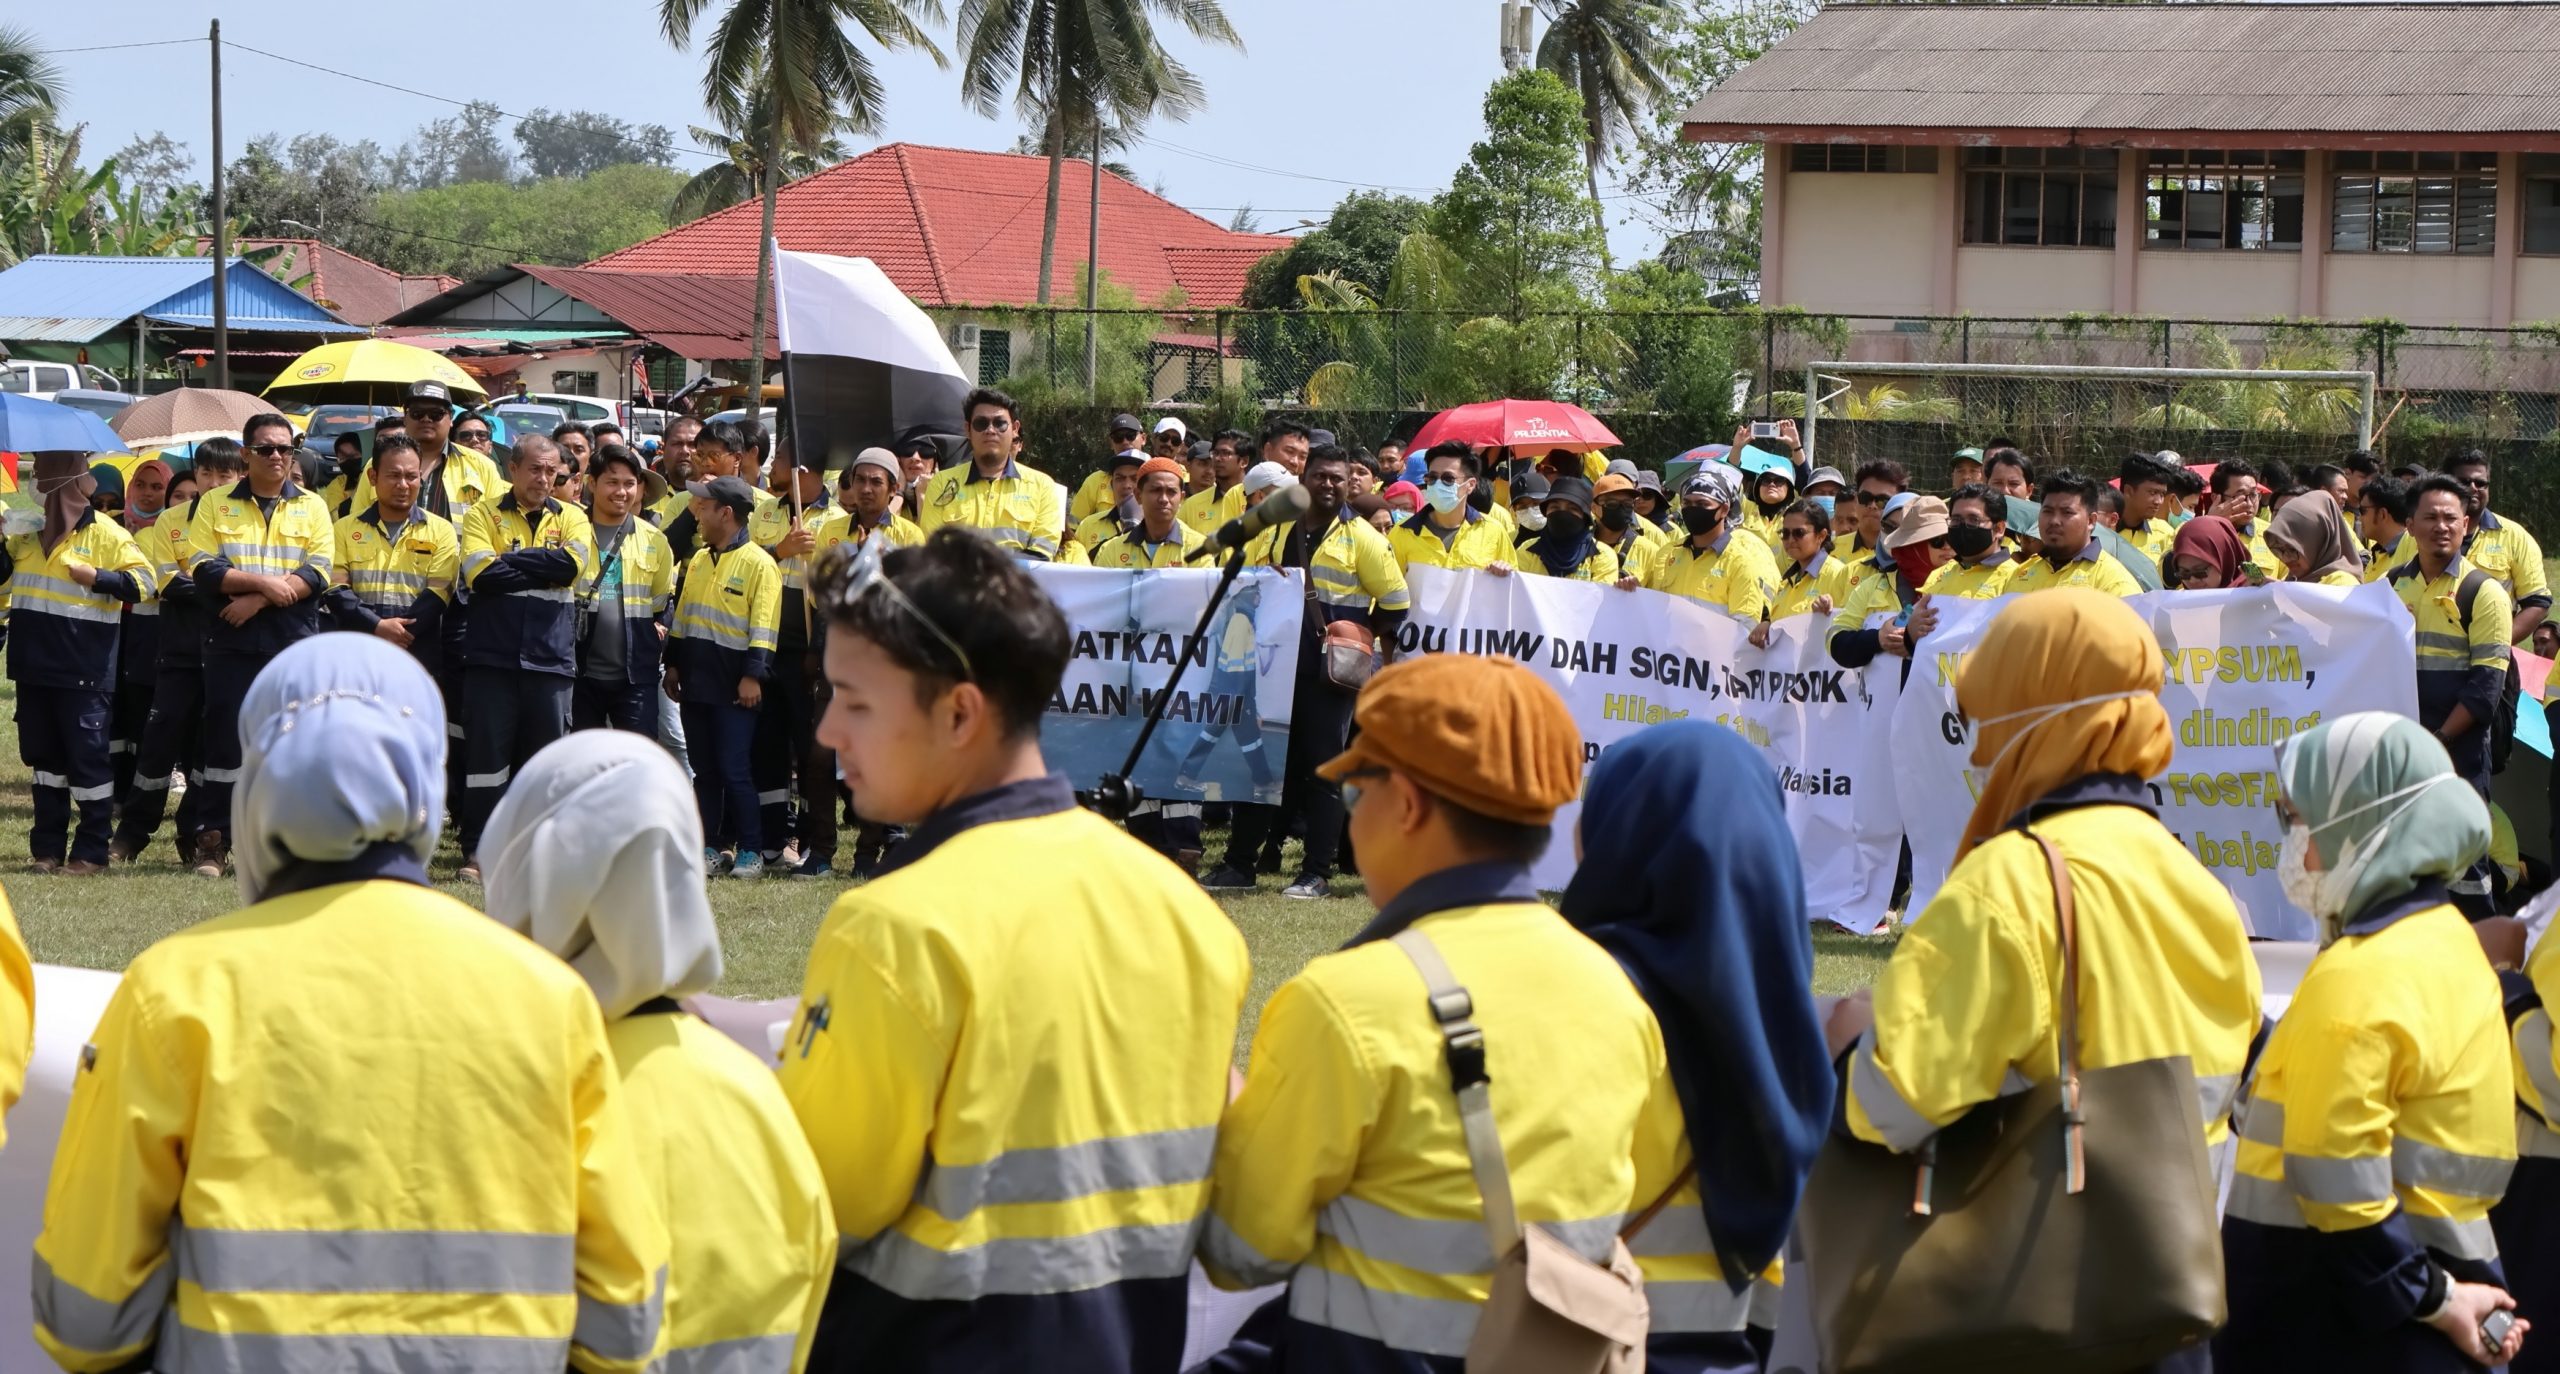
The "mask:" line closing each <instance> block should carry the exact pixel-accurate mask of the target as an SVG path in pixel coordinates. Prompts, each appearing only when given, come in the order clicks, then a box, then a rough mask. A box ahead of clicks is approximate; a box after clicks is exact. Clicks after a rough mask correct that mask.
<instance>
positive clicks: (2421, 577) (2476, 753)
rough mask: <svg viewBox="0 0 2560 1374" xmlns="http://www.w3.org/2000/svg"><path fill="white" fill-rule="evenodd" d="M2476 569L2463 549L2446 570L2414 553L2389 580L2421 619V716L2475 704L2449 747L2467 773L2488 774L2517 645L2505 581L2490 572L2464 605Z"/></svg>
mask: <svg viewBox="0 0 2560 1374" xmlns="http://www.w3.org/2000/svg"><path fill="white" fill-rule="evenodd" d="M2471 572H2472V568H2471V565H2470V564H2469V563H2468V562H2466V561H2464V560H2463V559H2461V558H2459V557H2457V558H2455V559H2454V560H2453V561H2452V562H2451V563H2448V564H2446V565H2445V570H2444V575H2443V576H2441V577H2436V578H2429V577H2428V576H2427V572H2426V567H2425V565H2424V564H2421V563H2418V562H2415V561H2412V562H2408V563H2403V564H2401V565H2400V566H2399V567H2398V568H2395V569H2393V570H2392V572H2391V574H2390V576H2389V579H2388V580H2389V582H2390V585H2391V589H2392V590H2393V591H2395V592H2397V593H2399V595H2400V604H2402V605H2404V606H2406V607H2408V608H2409V615H2410V618H2411V619H2413V620H2414V621H2416V622H2417V649H2418V721H2419V723H2420V724H2422V725H2424V726H2426V727H2427V728H2428V729H2430V730H2433V729H2436V728H2437V727H2439V726H2441V725H2443V724H2444V722H2445V721H2446V719H2447V718H2448V717H2450V716H2451V715H2452V714H2453V708H2454V707H2456V706H2467V707H2469V708H2471V720H2472V728H2471V729H2470V730H2469V731H2467V732H2466V733H2464V734H2463V735H2462V736H2461V737H2460V738H2458V739H2455V740H2452V741H2450V742H2449V743H2448V744H2447V746H2446V748H2447V751H2448V752H2450V753H2451V754H2452V755H2453V763H2454V767H2455V768H2456V769H2458V770H2460V771H2461V773H2462V775H2463V776H2464V777H2479V778H2486V777H2487V776H2488V775H2489V767H2490V764H2489V754H2490V741H2489V726H2490V724H2491V722H2492V721H2494V720H2495V719H2496V717H2497V711H2498V703H2499V701H2500V699H2501V698H2502V697H2503V696H2504V695H2505V693H2506V686H2507V667H2508V665H2509V663H2510V662H2511V661H2512V657H2511V656H2512V655H2513V653H2514V652H2515V651H2514V649H2513V647H2512V646H2511V645H2510V644H2509V643H2508V640H2509V637H2510V632H2511V630H2512V629H2513V624H2514V620H2513V610H2512V608H2511V607H2510V606H2509V605H2508V602H2507V588H2506V584H2505V583H2503V582H2500V581H2498V580H2497V579H2496V578H2495V577H2488V576H2484V577H2483V578H2482V580H2481V581H2480V584H2479V587H2478V590H2476V591H2475V592H2473V593H2472V597H2471V613H2470V614H2469V615H2464V614H2463V613H2462V584H2463V582H2464V581H2466V580H2467V579H2468V578H2469V575H2470V574H2471Z"/></svg>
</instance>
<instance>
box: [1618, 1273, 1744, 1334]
mask: <svg viewBox="0 0 2560 1374" xmlns="http://www.w3.org/2000/svg"><path fill="white" fill-rule="evenodd" d="M1758 1295H1759V1286H1758V1285H1757V1284H1754V1285H1753V1286H1751V1287H1748V1288H1745V1289H1743V1290H1742V1291H1741V1292H1739V1293H1736V1292H1734V1291H1733V1290H1732V1289H1731V1288H1728V1287H1726V1286H1725V1282H1724V1280H1722V1279H1673V1280H1665V1279H1646V1280H1645V1281H1644V1299H1645V1302H1646V1303H1647V1304H1649V1305H1651V1307H1652V1308H1653V1329H1654V1330H1655V1331H1656V1332H1704V1331H1739V1330H1741V1329H1742V1328H1743V1327H1744V1326H1746V1325H1748V1324H1749V1323H1750V1320H1751V1311H1752V1308H1753V1307H1754V1306H1755V1303H1754V1299H1755V1298H1757V1297H1758Z"/></svg>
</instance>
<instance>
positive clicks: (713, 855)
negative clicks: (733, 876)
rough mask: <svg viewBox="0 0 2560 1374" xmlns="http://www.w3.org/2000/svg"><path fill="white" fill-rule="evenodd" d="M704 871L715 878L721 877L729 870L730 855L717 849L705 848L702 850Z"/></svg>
mask: <svg viewBox="0 0 2560 1374" xmlns="http://www.w3.org/2000/svg"><path fill="white" fill-rule="evenodd" d="M702 871H703V872H704V873H707V874H709V875H711V876H712V877H714V878H717V877H719V876H720V875H721V874H723V873H726V872H728V871H729V856H728V855H726V854H723V853H721V852H720V851H719V850H717V849H710V848H705V849H704V850H703V851H702Z"/></svg>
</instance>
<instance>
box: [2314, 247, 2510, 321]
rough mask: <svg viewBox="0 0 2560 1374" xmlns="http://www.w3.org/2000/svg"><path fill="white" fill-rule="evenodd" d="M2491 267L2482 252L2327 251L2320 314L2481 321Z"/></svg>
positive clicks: (2486, 307) (2485, 316)
mask: <svg viewBox="0 0 2560 1374" xmlns="http://www.w3.org/2000/svg"><path fill="white" fill-rule="evenodd" d="M2491 271H2492V264H2491V261H2490V259H2488V258H2486V257H2477V256H2475V257H2438V256H2433V255H2420V254H2414V253H2332V254H2330V255H2329V264H2328V274H2329V283H2328V292H2327V295H2328V299H2327V300H2326V301H2324V302H2322V306H2323V310H2322V313H2323V314H2325V315H2327V316H2328V317H2329V318H2331V319H2339V320H2365V319H2375V318H2386V319H2394V320H2398V321H2400V322H2401V323H2402V324H2468V325H2486V324H2488V323H2490V318H2489V316H2490V296H2489V279H2490V276H2491Z"/></svg>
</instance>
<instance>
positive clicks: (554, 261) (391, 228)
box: [322, 216, 577, 267]
mask: <svg viewBox="0 0 2560 1374" xmlns="http://www.w3.org/2000/svg"><path fill="white" fill-rule="evenodd" d="M342 222H343V223H346V224H352V225H356V226H357V227H359V228H364V229H375V230H379V231H381V232H383V233H385V234H405V235H407V236H408V237H410V238H413V239H426V240H428V241H429V242H432V243H450V244H452V245H454V246H455V247H458V248H486V249H488V250H489V251H490V252H492V253H504V254H506V255H507V256H508V257H509V258H513V259H518V260H522V261H526V262H538V263H542V264H544V265H546V266H558V267H574V266H576V265H577V264H575V263H570V262H563V261H561V260H560V259H559V258H557V257H554V256H552V255H550V254H546V253H536V252H532V251H530V250H528V249H525V248H521V247H518V248H510V247H508V246H507V245H505V244H503V243H479V242H475V241H474V240H471V239H457V238H448V237H446V236H445V235H443V234H430V233H428V232H426V231H425V230H423V229H403V228H401V227H400V226H399V225H396V224H377V223H375V222H374V221H372V220H366V219H356V218H353V217H352V216H350V217H348V218H346V219H345V220H343V221H342ZM322 241H323V242H326V240H322ZM330 246H331V247H333V248H336V247H338V245H336V244H331V245H330ZM339 251H341V252H343V251H345V250H344V249H343V248H341V249H340V250H339Z"/></svg>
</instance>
